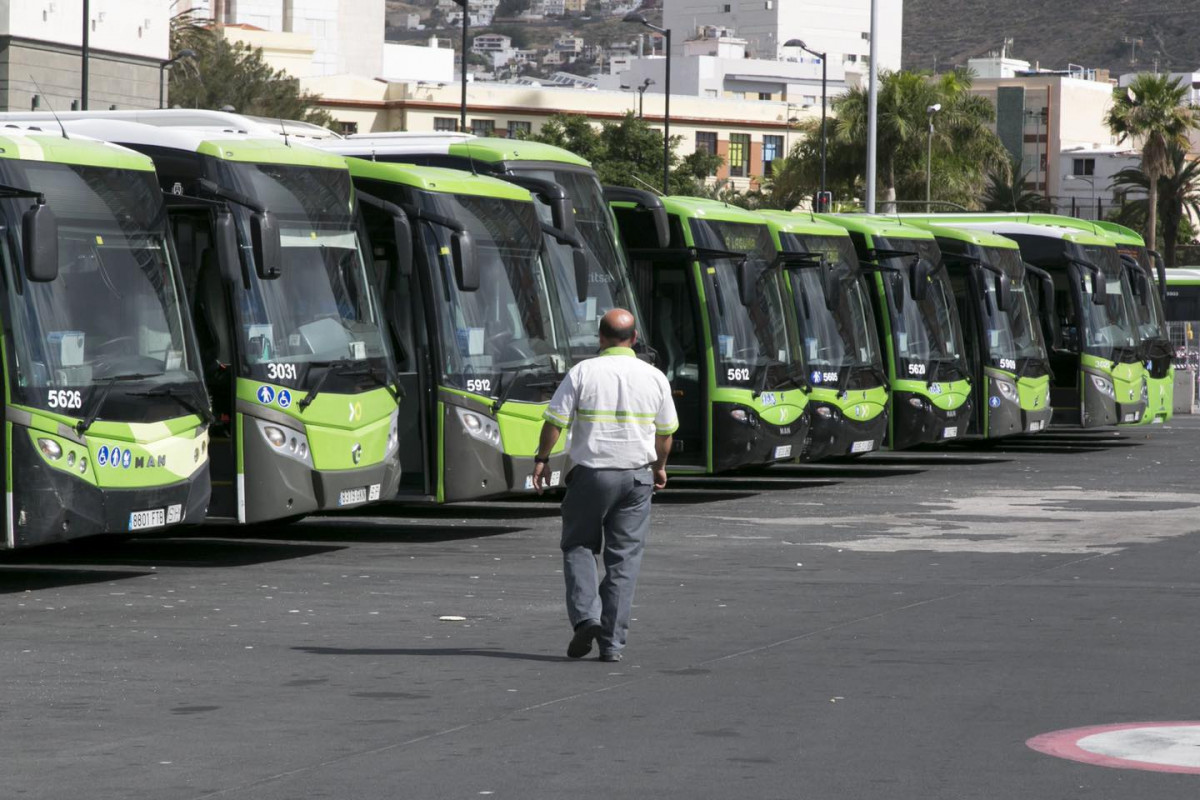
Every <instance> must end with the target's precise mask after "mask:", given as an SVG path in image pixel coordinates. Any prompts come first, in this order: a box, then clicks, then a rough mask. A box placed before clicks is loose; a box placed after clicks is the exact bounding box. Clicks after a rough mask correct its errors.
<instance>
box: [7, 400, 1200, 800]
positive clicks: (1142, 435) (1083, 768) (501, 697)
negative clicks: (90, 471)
mask: <svg viewBox="0 0 1200 800" xmlns="http://www.w3.org/2000/svg"><path fill="white" fill-rule="evenodd" d="M1198 452H1200V419H1193V418H1188V417H1184V418H1181V419H1177V420H1175V421H1174V422H1172V423H1171V424H1170V425H1169V426H1167V427H1165V428H1161V427H1160V428H1156V429H1153V430H1151V429H1129V430H1122V431H1119V432H1117V431H1112V430H1108V431H1098V432H1082V431H1051V432H1048V433H1046V434H1043V435H1039V436H1035V437H1030V438H1027V439H1021V440H1017V441H1013V442H1008V443H1003V444H1000V445H996V446H991V447H986V448H985V447H975V448H971V447H961V448H950V449H943V450H923V451H919V452H904V453H885V454H879V455H876V456H871V457H867V458H863V459H860V460H857V461H849V462H845V463H836V464H813V465H801V466H787V467H779V468H774V469H770V470H762V471H759V472H755V473H752V474H742V475H735V476H721V477H714V478H694V479H685V478H678V479H673V480H672V482H671V484H670V486H669V487H668V489H667V490H666V491H665V492H662V493H660V494H659V496H658V497H657V498H656V501H655V507H654V520H653V532H652V534H651V540H650V544H649V546H648V549H647V554H646V558H645V561H644V564H643V570H642V576H641V580H640V583H639V586H638V598H637V607H636V608H635V611H634V618H635V621H634V622H633V624H632V626H631V629H630V636H629V646H628V649H627V651H626V656H625V660H624V661H623V662H621V663H619V664H603V663H600V662H599V661H598V660H596V659H594V658H589V659H587V660H584V661H571V660H568V659H566V658H565V650H566V644H567V641H568V639H569V637H570V629H569V626H568V624H567V622H566V618H565V611H564V607H563V597H562V595H563V588H562V575H561V556H560V553H559V551H558V549H557V536H558V516H557V505H556V503H555V502H553V501H549V500H542V501H538V500H534V499H530V500H520V501H512V502H497V503H491V504H474V505H467V506H454V507H411V506H410V507H403V506H387V507H382V508H371V509H368V510H366V512H364V515H362V516H333V517H323V518H316V519H309V520H305V521H303V522H300V523H297V524H293V525H289V526H276V527H272V526H263V527H258V528H254V529H251V530H233V529H222V528H201V529H194V530H191V531H188V532H186V533H185V534H183V535H173V536H172V537H170V538H152V539H141V540H133V541H130V542H125V543H119V544H112V543H100V542H92V543H86V544H85V545H82V546H81V545H75V546H70V547H60V548H52V549H44V550H35V551H25V552H18V553H10V554H7V555H6V556H3V557H2V558H0V607H2V608H3V619H4V633H5V642H6V647H5V648H3V650H2V651H0V664H2V665H3V676H4V677H3V681H2V683H0V727H2V730H3V733H4V735H3V736H2V737H0V753H2V759H3V764H4V767H5V769H4V778H3V785H4V787H5V788H4V790H3V792H0V796H3V797H6V798H17V797H21V798H66V797H86V798H89V800H99V799H100V798H155V800H168V799H170V800H174V799H175V798H179V799H180V800H193V799H195V800H198V799H199V798H208V797H222V798H255V799H256V800H257V799H259V798H262V799H263V800H284V799H285V798H288V799H290V798H296V799H299V798H305V799H311V798H338V799H339V800H375V799H376V798H378V799H379V800H383V798H388V799H389V800H391V799H393V798H400V797H403V798H478V797H493V798H505V797H507V798H522V800H530V799H533V798H696V797H700V798H718V797H720V798H728V797H737V798H756V799H764V798H809V799H816V800H821V799H822V798H872V799H873V798H890V799H892V800H894V799H895V798H925V799H928V798H955V799H956V800H963V799H965V798H1066V797H1088V798H1129V797H1170V796H1187V795H1188V793H1191V794H1194V793H1196V792H1197V790H1198V788H1200V783H1197V781H1200V776H1198V775H1194V774H1171V773H1162V772H1150V771H1140V770H1126V769H1114V768H1111V767H1105V766H1095V765H1091V764H1084V763H1079V762H1076V761H1070V760H1064V759H1061V758H1057V757H1054V756H1052V755H1046V754H1044V753H1042V752H1038V751H1035V750H1033V749H1031V748H1030V747H1028V746H1027V745H1026V741H1027V740H1029V739H1030V738H1032V737H1036V736H1039V735H1041V734H1046V733H1048V732H1052V731H1057V730H1061V729H1066V728H1075V727H1082V726H1093V725H1107V724H1118V723H1127V722H1142V721H1168V720H1195V719H1200V709H1198V708H1196V700H1195V697H1196V693H1195V685H1196V653H1197V647H1198V645H1200V626H1198V625H1197V624H1196V608H1197V599H1198V598H1200V557H1198V552H1200V536H1198V535H1197V532H1198V531H1200V486H1197V475H1198V471H1197V458H1198V456H1197V453H1198Z"/></svg>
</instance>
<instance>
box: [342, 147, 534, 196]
mask: <svg viewBox="0 0 1200 800" xmlns="http://www.w3.org/2000/svg"><path fill="white" fill-rule="evenodd" d="M346 164H348V165H349V167H350V174H351V175H352V176H354V177H355V178H367V179H370V180H379V181H388V182H389V183H398V184H402V185H404V186H411V187H413V188H415V189H419V190H421V191H426V192H442V193H446V194H459V195H471V196H475V197H492V198H496V199H498V200H521V201H524V202H527V203H528V202H532V201H533V198H532V196H531V195H530V194H529V191H528V190H526V189H522V188H521V187H520V186H517V185H516V184H514V183H509V182H508V181H503V180H500V179H499V178H490V177H488V176H486V175H473V174H471V173H470V172H464V171H463V170H458V169H445V168H442V167H416V166H412V165H409V164H394V163H391V162H388V161H368V160H367V159H365V158H354V157H353V156H351V157H348V158H346Z"/></svg>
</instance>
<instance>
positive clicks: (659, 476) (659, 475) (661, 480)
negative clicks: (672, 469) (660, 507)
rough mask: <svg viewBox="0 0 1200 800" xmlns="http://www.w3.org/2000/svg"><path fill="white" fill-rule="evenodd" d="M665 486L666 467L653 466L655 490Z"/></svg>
mask: <svg viewBox="0 0 1200 800" xmlns="http://www.w3.org/2000/svg"><path fill="white" fill-rule="evenodd" d="M665 488H667V468H666V467H655V468H654V489H655V491H658V490H659V489H665Z"/></svg>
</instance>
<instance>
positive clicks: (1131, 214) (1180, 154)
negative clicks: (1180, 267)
mask: <svg viewBox="0 0 1200 800" xmlns="http://www.w3.org/2000/svg"><path fill="white" fill-rule="evenodd" d="M1168 158H1169V159H1170V161H1171V174H1170V175H1169V176H1163V177H1161V178H1159V179H1158V196H1159V204H1158V219H1157V220H1156V224H1158V225H1161V226H1162V230H1163V238H1164V239H1165V241H1164V242H1163V259H1164V260H1165V261H1166V263H1167V266H1168V267H1173V266H1175V261H1176V249H1177V247H1178V246H1179V230H1180V228H1181V227H1182V225H1183V222H1184V219H1185V218H1186V217H1187V216H1190V217H1193V218H1200V161H1191V160H1189V159H1188V157H1187V153H1186V152H1185V151H1184V150H1182V149H1180V148H1178V147H1171V148H1170V150H1169V151H1168ZM1110 188H1112V189H1123V190H1125V191H1130V190H1132V191H1134V192H1136V193H1137V194H1139V195H1142V196H1141V197H1138V198H1136V199H1133V200H1129V201H1127V202H1126V203H1125V204H1124V205H1122V206H1121V210H1120V213H1119V214H1118V215H1117V222H1120V223H1123V224H1125V225H1130V226H1134V227H1138V226H1144V225H1145V223H1146V218H1147V211H1148V207H1149V204H1150V203H1149V191H1148V190H1149V188H1150V180H1149V178H1147V177H1146V173H1145V172H1143V171H1142V170H1141V169H1139V168H1138V167H1129V168H1127V169H1123V170H1121V171H1120V172H1118V173H1117V174H1116V175H1114V176H1113V180H1112V185H1111V186H1110ZM1185 212H1186V213H1185Z"/></svg>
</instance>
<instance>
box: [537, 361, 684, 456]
mask: <svg viewBox="0 0 1200 800" xmlns="http://www.w3.org/2000/svg"><path fill="white" fill-rule="evenodd" d="M544 417H545V419H546V421H548V422H550V423H551V424H553V425H557V426H558V427H560V428H566V427H568V426H570V428H571V448H570V456H571V461H573V462H574V463H576V464H580V465H582V466H585V467H592V468H594V469H634V468H637V467H644V466H646V465H648V464H652V463H653V462H654V461H655V460H656V459H657V455H656V453H655V450H654V438H655V437H656V436H667V435H669V434H672V433H674V432H675V431H676V430H677V429H678V428H679V420H678V418H677V417H676V415H675V403H674V401H673V400H672V399H671V385H670V383H668V382H667V376H666V375H663V374H662V372H661V371H660V370H659V369H657V368H656V367H653V366H651V365H650V364H647V363H645V362H644V361H642V360H640V359H639V358H637V356H636V355H634V352H633V350H631V349H630V348H628V347H610V348H608V349H607V350H604V351H603V352H602V353H600V355H599V356H598V357H596V358H589V359H587V360H586V361H581V362H579V363H578V364H576V365H575V366H573V367H571V370H570V372H568V373H567V376H566V377H565V378H563V382H562V383H561V384H559V386H558V390H557V391H556V392H555V393H554V397H553V399H551V401H550V407H549V408H547V409H546V412H545V414H544Z"/></svg>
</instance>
